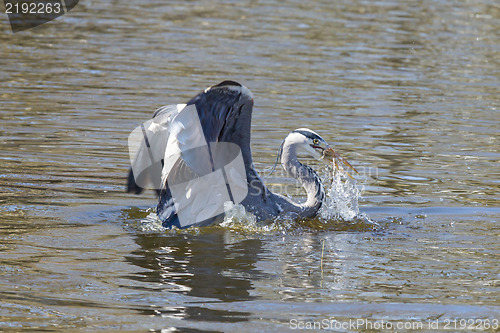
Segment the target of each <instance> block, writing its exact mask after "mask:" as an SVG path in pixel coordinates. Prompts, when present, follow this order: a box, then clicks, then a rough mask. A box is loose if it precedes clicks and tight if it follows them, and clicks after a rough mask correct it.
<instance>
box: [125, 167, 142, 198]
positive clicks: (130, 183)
mask: <svg viewBox="0 0 500 333" xmlns="http://www.w3.org/2000/svg"><path fill="white" fill-rule="evenodd" d="M142 190H143V188H142V187H140V186H139V185H137V183H136V181H135V177H134V172H133V171H132V168H130V171H129V173H128V180H127V193H131V192H133V193H134V194H141V193H142Z"/></svg>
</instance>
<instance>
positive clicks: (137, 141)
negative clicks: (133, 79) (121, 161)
mask: <svg viewBox="0 0 500 333" xmlns="http://www.w3.org/2000/svg"><path fill="white" fill-rule="evenodd" d="M185 106H186V105H185V104H177V105H167V106H163V107H161V108H159V109H158V110H156V112H155V113H154V114H153V118H152V119H150V120H148V121H146V122H144V123H143V124H141V125H140V126H138V127H136V128H135V129H134V130H133V131H132V133H130V135H129V137H128V147H129V154H130V163H131V168H130V170H129V175H128V182H127V192H129V193H130V192H134V193H135V194H140V193H141V192H142V191H143V190H144V189H154V190H156V191H157V192H158V194H159V192H160V189H161V187H162V182H161V172H162V169H163V158H164V155H165V149H166V147H167V142H168V138H169V136H170V124H171V122H172V119H173V118H174V117H175V116H176V115H177V114H178V113H179V112H180V111H181V110H182V109H183V108H184V107H185Z"/></svg>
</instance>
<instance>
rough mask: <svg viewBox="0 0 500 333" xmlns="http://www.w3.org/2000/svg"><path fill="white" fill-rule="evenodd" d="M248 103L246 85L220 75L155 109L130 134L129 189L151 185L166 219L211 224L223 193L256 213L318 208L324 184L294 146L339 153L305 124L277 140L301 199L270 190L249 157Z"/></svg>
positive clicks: (268, 215)
mask: <svg viewBox="0 0 500 333" xmlns="http://www.w3.org/2000/svg"><path fill="white" fill-rule="evenodd" d="M252 107H253V95H252V93H251V92H250V90H248V89H247V88H246V87H245V86H243V85H241V84H239V83H237V82H234V81H224V82H221V83H219V84H217V85H215V86H212V87H210V88H207V89H206V90H205V91H203V92H201V93H200V94H198V95H197V96H195V97H194V98H193V99H191V100H190V101H189V102H188V103H187V104H179V105H173V106H165V107H162V108H160V109H158V110H157V111H156V112H155V113H154V115H153V119H151V120H150V121H148V122H146V123H144V124H143V125H142V126H141V127H140V128H139V127H138V128H137V129H136V131H134V132H133V134H134V133H135V134H134V135H131V136H130V137H129V147H132V146H133V147H134V148H131V158H132V159H131V162H132V167H131V169H130V172H129V178H128V192H135V193H137V194H138V193H141V191H142V189H143V188H146V187H148V186H150V185H153V188H155V189H156V190H157V192H158V194H159V202H158V206H157V215H158V217H159V218H160V219H161V220H162V223H163V226H165V227H172V226H176V227H179V228H185V227H189V226H192V225H196V226H204V225H209V224H211V223H213V222H214V221H216V220H218V219H220V217H221V216H223V214H224V202H225V201H233V202H236V203H241V204H242V205H243V206H244V207H245V209H246V210H247V211H248V212H250V213H252V214H254V215H255V217H256V218H257V220H268V219H272V218H275V217H277V216H280V215H281V214H292V215H293V216H296V217H303V218H306V217H313V216H316V214H317V213H318V211H319V209H320V208H321V205H322V204H323V200H324V198H325V191H324V189H323V185H322V183H321V180H320V178H319V177H318V175H317V173H316V172H315V171H314V170H313V169H312V168H311V167H309V166H307V165H304V164H302V163H301V162H299V160H298V158H297V151H298V150H299V149H304V150H305V151H306V152H309V153H310V154H311V155H312V156H313V157H315V158H317V159H323V160H326V161H329V162H331V161H333V160H336V158H340V156H338V155H337V154H336V153H335V152H334V151H333V150H332V149H331V148H330V146H329V145H328V143H326V141H325V140H324V139H323V138H321V137H320V136H319V135H318V134H317V133H316V132H314V131H312V130H310V129H307V128H299V129H296V130H294V131H292V132H290V134H288V136H287V137H286V138H285V140H284V141H283V143H282V145H281V148H280V157H281V165H282V166H283V168H284V169H285V170H286V171H287V172H288V173H289V174H291V175H292V176H293V177H294V178H296V179H297V180H298V181H299V182H300V183H301V184H302V186H303V187H304V189H305V190H306V193H307V200H306V201H305V202H304V203H296V202H294V201H292V200H291V199H289V198H287V197H285V196H283V195H280V194H275V193H272V192H271V191H269V190H268V189H267V187H266V186H265V184H264V182H263V180H262V179H261V177H260V176H259V174H258V173H257V171H256V170H255V167H254V165H253V161H252V154H251V151H250V124H251V117H252ZM340 159H341V158H340ZM341 161H343V162H344V163H347V161H345V160H343V159H341ZM348 166H349V167H350V165H348Z"/></svg>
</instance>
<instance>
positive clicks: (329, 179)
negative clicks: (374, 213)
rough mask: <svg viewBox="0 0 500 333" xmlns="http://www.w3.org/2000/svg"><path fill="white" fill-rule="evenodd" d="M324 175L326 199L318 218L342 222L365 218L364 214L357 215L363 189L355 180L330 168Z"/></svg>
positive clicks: (326, 169)
mask: <svg viewBox="0 0 500 333" xmlns="http://www.w3.org/2000/svg"><path fill="white" fill-rule="evenodd" d="M325 174H326V176H325V177H323V179H322V180H323V184H324V186H325V194H326V198H325V202H324V204H323V206H322V208H321V210H320V212H319V216H320V217H321V218H322V219H325V220H332V219H335V220H338V219H340V220H344V221H353V220H354V219H356V218H367V216H365V214H360V213H359V200H360V199H361V195H362V193H363V190H364V187H362V186H361V187H358V186H357V182H356V180H355V179H352V178H349V177H347V176H346V175H345V174H344V173H342V172H341V171H338V170H335V169H333V168H331V167H327V168H325Z"/></svg>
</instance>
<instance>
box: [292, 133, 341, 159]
mask: <svg viewBox="0 0 500 333" xmlns="http://www.w3.org/2000/svg"><path fill="white" fill-rule="evenodd" d="M287 141H288V142H289V143H290V144H296V145H298V146H299V147H301V148H304V149H305V151H307V152H308V153H309V154H311V155H312V156H313V157H314V158H317V159H323V158H324V157H325V154H324V153H325V151H327V150H328V149H331V148H330V145H329V144H328V143H327V142H326V141H325V140H324V139H323V138H322V137H321V136H319V134H318V133H316V132H314V131H312V130H310V129H308V128H298V129H296V130H295V131H292V132H291V133H290V134H289V135H288V137H287ZM330 161H331V160H330Z"/></svg>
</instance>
